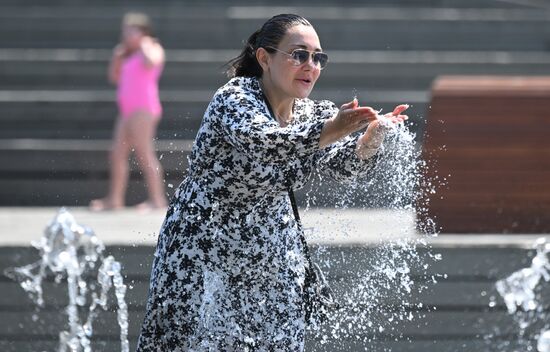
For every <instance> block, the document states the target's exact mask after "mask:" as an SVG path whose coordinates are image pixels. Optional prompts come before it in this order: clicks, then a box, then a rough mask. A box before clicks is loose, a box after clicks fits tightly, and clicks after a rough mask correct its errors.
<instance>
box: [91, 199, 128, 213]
mask: <svg viewBox="0 0 550 352" xmlns="http://www.w3.org/2000/svg"><path fill="white" fill-rule="evenodd" d="M122 208H124V204H122V203H118V202H113V201H112V200H111V199H109V198H108V197H106V198H101V199H94V200H92V201H91V202H90V210H91V211H109V210H120V209H122Z"/></svg>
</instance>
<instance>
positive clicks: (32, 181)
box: [0, 139, 391, 207]
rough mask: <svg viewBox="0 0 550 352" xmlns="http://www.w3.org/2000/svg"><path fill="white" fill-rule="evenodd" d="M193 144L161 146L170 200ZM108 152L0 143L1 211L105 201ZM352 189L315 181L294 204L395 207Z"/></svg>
mask: <svg viewBox="0 0 550 352" xmlns="http://www.w3.org/2000/svg"><path fill="white" fill-rule="evenodd" d="M191 145H192V141H189V140H162V141H158V142H157V146H156V151H157V155H158V156H159V159H160V162H161V165H162V166H163V168H164V173H163V182H164V185H165V191H166V194H167V197H168V198H169V197H171V196H172V194H173V192H174V190H175V188H176V187H177V186H178V185H179V184H180V183H181V182H182V180H183V179H184V178H185V175H186V172H187V168H188V156H189V154H190V151H191ZM109 148H110V141H108V140H103V141H99V140H33V139H12V140H9V139H5V140H0V162H1V165H3V167H2V169H1V171H0V206H14V205H18V206H86V205H87V204H88V203H89V202H90V200H91V199H95V198H100V197H103V196H104V195H105V194H106V193H107V191H108V189H109V160H108V152H109ZM129 162H130V167H131V170H130V175H129V177H130V180H129V185H128V191H127V195H126V201H127V203H128V204H136V203H138V202H140V201H143V199H146V185H145V183H144V180H143V176H142V173H141V171H140V169H139V167H138V164H137V162H136V160H135V159H134V158H131V160H130V161H129ZM380 182H382V181H380ZM369 187H370V188H373V187H375V188H376V187H378V188H380V187H382V185H377V184H374V183H373V184H371V186H369ZM348 188H349V187H348V186H346V185H344V184H341V183H338V182H335V181H333V180H331V179H329V178H326V177H325V179H324V180H320V178H319V177H317V176H314V177H312V178H311V179H310V180H309V182H308V185H307V186H306V187H304V188H302V189H301V190H299V191H297V192H296V199H297V202H298V204H300V205H305V204H306V202H307V204H309V205H310V206H317V207H326V206H331V205H334V204H340V202H339V201H341V195H342V194H344V193H346V194H347V195H348V197H347V198H346V201H345V205H346V206H352V205H353V206H360V207H383V206H388V205H389V204H390V202H391V200H390V199H385V198H383V197H371V196H369V195H368V192H369V190H368V189H367V187H356V188H354V189H353V191H350V190H349V189H348ZM370 188H369V189H370ZM346 189H348V191H347V192H346Z"/></svg>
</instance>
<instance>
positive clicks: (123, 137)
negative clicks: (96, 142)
mask: <svg viewBox="0 0 550 352" xmlns="http://www.w3.org/2000/svg"><path fill="white" fill-rule="evenodd" d="M163 66H164V49H163V48H162V46H161V45H160V43H159V42H158V41H157V40H155V39H154V38H153V37H152V36H151V25H150V21H149V18H148V17H147V16H146V15H144V14H139V13H130V14H126V15H125V16H124V19H123V21H122V41H121V43H120V44H118V45H117V46H116V47H115V49H114V52H113V57H112V59H111V63H110V66H109V80H110V81H111V82H112V83H113V84H115V85H116V86H117V103H118V108H119V118H118V119H117V122H116V125H115V133H114V138H113V146H112V149H111V152H110V157H109V159H110V187H109V194H108V195H107V196H106V197H104V198H102V199H95V200H93V201H92V202H91V203H90V207H91V209H92V210H111V209H119V208H122V207H124V205H125V197H126V187H127V184H128V174H129V165H128V162H129V156H130V152H131V151H132V149H133V150H134V151H135V153H136V156H137V160H138V162H139V167H140V169H141V170H142V172H143V175H144V177H145V181H146V183H147V187H148V193H149V198H148V199H147V200H146V201H144V202H143V203H141V204H139V205H138V207H139V208H142V209H154V208H164V207H166V203H167V202H166V196H165V194H164V186H163V183H162V177H163V170H162V167H161V165H160V162H159V160H158V158H157V156H156V152H155V148H154V138H155V136H156V131H157V125H158V121H159V119H160V117H161V114H162V106H161V104H160V99H159V92H158V81H159V78H160V76H161V73H162V69H163Z"/></svg>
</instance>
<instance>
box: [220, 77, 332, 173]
mask: <svg viewBox="0 0 550 352" xmlns="http://www.w3.org/2000/svg"><path fill="white" fill-rule="evenodd" d="M214 105H215V106H216V111H217V115H218V118H219V125H220V129H221V132H222V134H223V136H224V139H225V140H226V141H227V142H228V143H230V144H231V145H233V146H235V147H236V148H237V149H239V150H240V151H241V152H243V153H246V154H249V155H251V156H253V157H254V158H256V159H258V160H263V161H265V162H267V163H274V164H287V163H288V162H289V161H291V160H293V159H298V158H302V157H305V156H308V155H313V154H315V152H317V151H318V150H319V139H320V136H321V130H322V128H323V125H324V121H323V120H314V121H306V122H301V123H297V124H292V125H290V126H287V127H280V126H279V124H278V123H277V122H276V121H274V120H273V119H272V118H271V116H270V115H269V112H268V111H267V107H266V106H265V103H264V101H263V99H258V98H257V94H254V92H251V91H246V90H245V89H244V88H243V87H241V86H239V85H235V86H229V87H225V88H224V89H222V90H220V91H218V93H217V94H216V95H215V96H214Z"/></svg>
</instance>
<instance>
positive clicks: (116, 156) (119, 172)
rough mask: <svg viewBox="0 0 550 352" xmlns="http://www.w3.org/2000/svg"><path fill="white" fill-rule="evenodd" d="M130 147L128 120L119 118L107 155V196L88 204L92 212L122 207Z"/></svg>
mask: <svg viewBox="0 0 550 352" xmlns="http://www.w3.org/2000/svg"><path fill="white" fill-rule="evenodd" d="M131 147H132V145H131V140H130V130H129V125H128V120H125V119H122V118H120V117H119V118H118V120H117V122H116V125H115V133H114V137H113V145H112V147H111V152H110V154H109V161H110V179H109V194H108V195H107V196H106V197H104V198H101V199H94V200H92V201H91V202H90V208H91V209H92V210H113V209H120V208H123V207H124V203H125V201H124V199H125V196H126V187H127V185H128V173H129V166H128V158H129V156H130V149H131Z"/></svg>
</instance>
